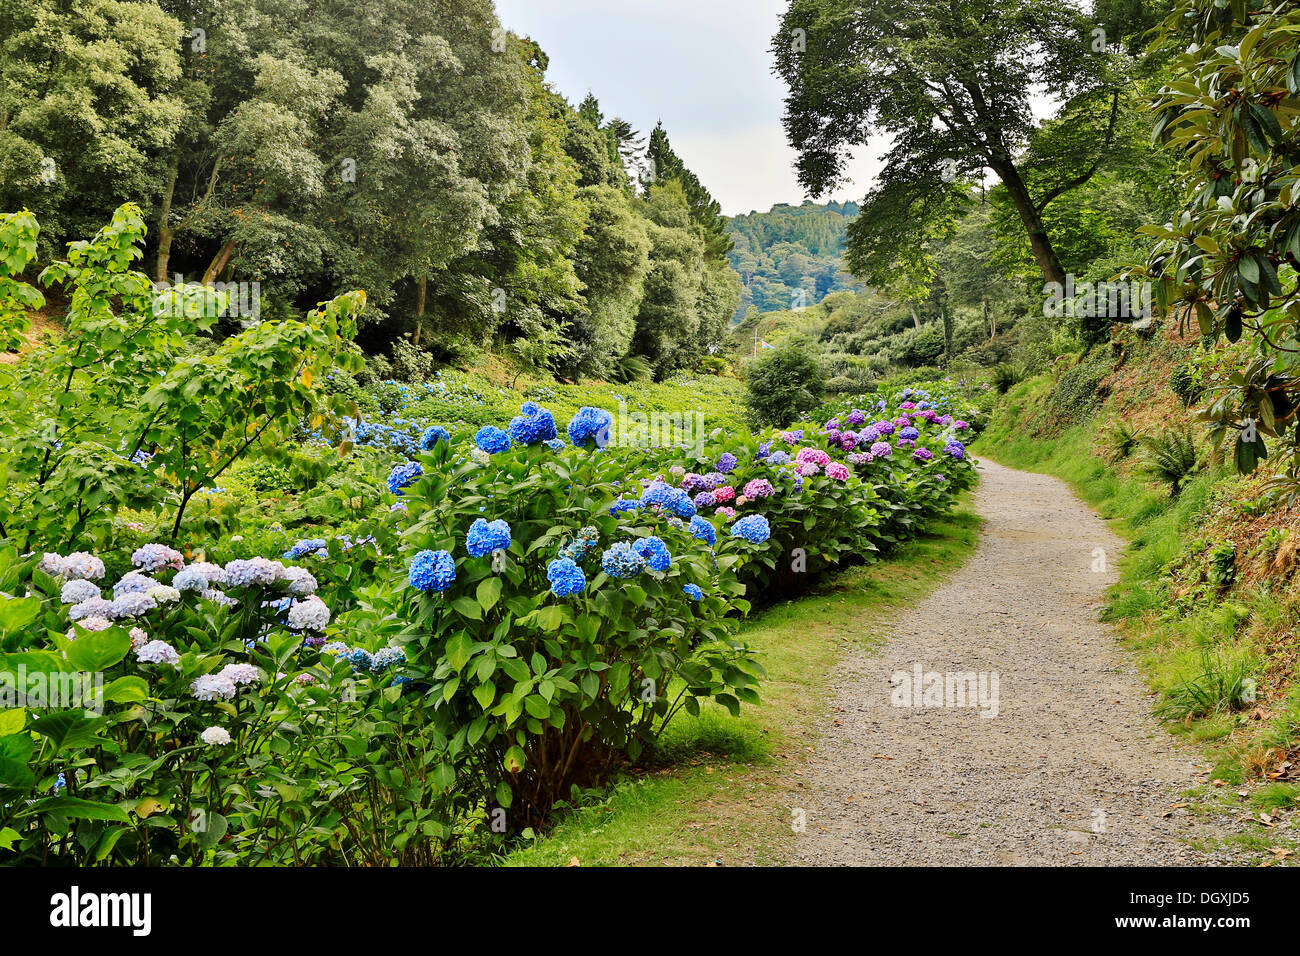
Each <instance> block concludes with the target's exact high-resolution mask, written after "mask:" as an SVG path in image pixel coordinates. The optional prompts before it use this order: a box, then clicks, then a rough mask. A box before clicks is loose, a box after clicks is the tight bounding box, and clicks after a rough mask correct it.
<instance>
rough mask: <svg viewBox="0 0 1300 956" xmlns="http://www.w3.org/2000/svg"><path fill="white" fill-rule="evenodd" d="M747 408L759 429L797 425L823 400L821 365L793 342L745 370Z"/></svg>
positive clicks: (775, 350)
mask: <svg viewBox="0 0 1300 956" xmlns="http://www.w3.org/2000/svg"><path fill="white" fill-rule="evenodd" d="M745 389H746V398H745V401H746V405H747V407H748V408H749V412H750V414H751V415H752V416H753V418H754V420H755V421H756V422H758V423H760V424H762V425H787V424H789V423H791V422H796V421H799V420H800V419H801V418H802V417H803V416H804V415H805V414H806V413H808V412H810V411H812V410H813V409H814V408H816V407H817V406H818V405H819V404H821V400H822V391H823V379H822V368H821V363H820V362H818V360H817V356H816V355H814V354H813V352H812V350H811V349H810V348H809V347H808V346H807V345H806V344H804V343H801V342H798V341H792V342H787V343H784V344H782V345H780V346H778V347H777V348H775V349H773V350H772V351H771V352H770V353H769V354H767V355H765V356H763V357H762V358H760V359H758V360H757V361H754V362H752V363H750V364H749V365H748V366H746V368H745Z"/></svg>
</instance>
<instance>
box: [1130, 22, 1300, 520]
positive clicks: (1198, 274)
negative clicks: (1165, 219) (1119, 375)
mask: <svg viewBox="0 0 1300 956" xmlns="http://www.w3.org/2000/svg"><path fill="white" fill-rule="evenodd" d="M1298 28H1300V9H1296V8H1295V6H1294V5H1293V4H1280V5H1277V6H1276V7H1268V6H1266V7H1265V8H1263V9H1260V10H1255V9H1254V8H1251V7H1248V6H1247V5H1246V4H1244V3H1241V2H1232V3H1215V2H1211V0H1180V2H1179V3H1178V4H1177V5H1176V6H1175V8H1174V10H1173V11H1172V13H1171V14H1170V16H1169V18H1168V19H1167V20H1166V21H1165V23H1164V26H1163V28H1162V29H1163V37H1164V38H1165V40H1166V41H1167V45H1168V47H1169V48H1170V49H1177V50H1182V51H1183V52H1180V53H1179V54H1178V55H1176V56H1175V57H1174V59H1173V61H1172V65H1171V66H1172V71H1173V75H1174V81H1173V82H1170V83H1168V84H1166V85H1165V86H1164V87H1163V88H1162V89H1161V91H1160V95H1159V97H1158V99H1157V102H1156V110H1157V113H1158V117H1157V120H1156V124H1155V136H1156V138H1157V139H1158V140H1159V142H1161V143H1163V144H1164V145H1165V146H1167V147H1169V149H1170V150H1171V151H1173V152H1174V153H1175V154H1176V155H1177V156H1178V157H1179V158H1180V171H1181V173H1182V176H1183V180H1184V183H1185V186H1186V190H1185V194H1184V197H1183V208H1182V210H1181V211H1180V212H1179V213H1178V214H1177V215H1176V216H1174V217H1173V218H1172V220H1171V221H1170V222H1169V223H1166V224H1164V225H1160V226H1149V227H1145V228H1144V229H1143V230H1142V231H1143V232H1144V233H1145V234H1147V235H1149V236H1152V237H1154V238H1155V240H1156V242H1155V245H1154V246H1153V248H1152V249H1151V252H1150V255H1149V256H1148V257H1147V261H1146V264H1145V266H1144V267H1143V268H1141V269H1139V270H1136V274H1140V275H1143V276H1146V277H1149V278H1150V279H1151V280H1152V281H1153V282H1154V284H1155V303H1156V306H1157V309H1158V310H1159V311H1160V312H1161V313H1162V314H1165V313H1172V314H1175V315H1177V316H1178V317H1179V320H1180V322H1181V323H1182V324H1183V326H1184V327H1185V326H1186V324H1187V323H1188V322H1189V321H1191V320H1192V319H1193V317H1194V318H1195V321H1196V323H1197V325H1198V326H1199V328H1200V330H1201V333H1202V334H1203V335H1206V336H1212V337H1214V338H1216V339H1217V337H1218V336H1224V337H1225V338H1227V340H1228V341H1229V342H1236V341H1238V340H1240V339H1242V338H1243V337H1244V336H1245V337H1249V338H1251V339H1253V340H1254V341H1255V343H1256V345H1257V351H1256V355H1255V356H1254V357H1252V358H1250V359H1248V360H1246V361H1245V362H1244V364H1243V365H1242V366H1241V367H1240V368H1239V369H1238V370H1237V371H1236V372H1235V373H1234V374H1233V375H1232V377H1231V379H1230V381H1229V383H1228V384H1227V386H1226V387H1225V388H1223V389H1221V390H1219V391H1218V393H1217V394H1216V395H1215V396H1214V398H1213V400H1212V401H1211V403H1210V404H1209V406H1208V407H1207V408H1206V409H1205V410H1204V413H1203V414H1204V418H1205V420H1207V421H1208V422H1210V424H1211V432H1210V435H1211V441H1212V443H1213V444H1214V446H1215V447H1216V448H1222V447H1223V446H1224V445H1226V444H1227V443H1229V442H1231V443H1232V445H1233V455H1232V458H1233V460H1234V462H1235V464H1236V467H1237V468H1238V469H1239V470H1240V471H1242V472H1249V471H1252V470H1254V468H1255V467H1256V466H1257V464H1258V462H1259V461H1260V460H1261V459H1263V458H1265V457H1266V455H1267V454H1268V449H1267V448H1266V446H1265V443H1264V438H1265V436H1268V437H1270V438H1273V439H1276V440H1277V443H1278V444H1280V445H1281V446H1282V454H1281V455H1280V456H1279V463H1280V464H1283V465H1284V467H1285V478H1284V484H1285V485H1286V487H1287V489H1288V492H1289V493H1290V494H1291V495H1292V496H1294V495H1295V493H1296V490H1297V488H1298V487H1300V478H1298V477H1297V466H1298V465H1300V457H1298V456H1297V445H1296V438H1297V436H1296V435H1295V434H1294V433H1293V432H1294V429H1293V427H1292V426H1293V425H1294V419H1295V410H1296V407H1297V394H1298V393H1300V384H1297V379H1296V374H1295V371H1296V370H1295V366H1296V354H1295V351H1294V349H1292V348H1290V347H1288V345H1287V343H1290V342H1292V341H1293V340H1294V338H1295V334H1296V327H1297V323H1300V288H1298V287H1297V269H1298V268H1300V211H1298V209H1300V207H1297V205H1296V203H1295V194H1296V175H1295V169H1294V166H1295V151H1296V144H1297V134H1298V132H1300V121H1298V115H1300V114H1297V111H1296V109H1295V106H1294V104H1295V97H1296V95H1297V93H1300V55H1298V54H1297V52H1296V45H1295V37H1296V30H1297V29H1298ZM1189 41H1190V42H1189ZM1225 90H1226V91H1228V92H1227V93H1225V92H1224V91H1225Z"/></svg>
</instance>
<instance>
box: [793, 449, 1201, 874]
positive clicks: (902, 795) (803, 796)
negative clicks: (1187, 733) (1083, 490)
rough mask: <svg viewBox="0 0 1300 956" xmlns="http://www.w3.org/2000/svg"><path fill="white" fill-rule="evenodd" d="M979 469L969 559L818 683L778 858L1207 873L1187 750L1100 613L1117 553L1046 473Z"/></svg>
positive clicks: (1116, 545) (1115, 543) (1116, 544)
mask: <svg viewBox="0 0 1300 956" xmlns="http://www.w3.org/2000/svg"><path fill="white" fill-rule="evenodd" d="M980 471H981V474H982V479H981V482H980V485H979V487H978V489H977V491H976V495H975V506H976V509H977V511H978V512H979V514H980V515H981V516H982V517H983V519H984V522H985V524H984V533H983V537H982V539H981V540H980V543H979V545H978V547H977V548H976V550H975V553H974V555H973V556H972V557H971V558H970V560H969V561H968V562H967V563H966V564H965V565H964V566H963V567H962V568H961V569H960V570H959V571H957V572H956V573H955V574H954V575H952V576H951V577H950V578H949V579H948V580H947V581H946V582H945V583H944V584H943V585H941V586H940V587H938V588H937V589H936V590H934V591H932V592H931V593H930V594H929V596H928V597H925V598H923V599H922V600H920V601H919V602H918V603H917V604H916V605H914V606H913V607H912V608H910V609H908V610H906V611H904V612H903V613H902V614H900V615H899V616H898V617H897V618H896V619H895V620H894V621H893V622H892V623H891V624H890V625H889V626H888V631H887V639H886V640H885V641H884V642H883V643H881V644H880V645H878V646H877V648H876V649H875V650H874V651H871V650H867V649H866V648H861V649H859V648H857V647H855V649H853V650H852V651H850V652H849V654H848V655H847V656H846V657H845V658H844V659H843V661H842V662H841V664H840V665H839V667H838V669H837V670H836V672H835V674H834V676H833V678H832V687H833V694H832V696H831V697H830V698H828V699H832V700H833V701H834V706H833V709H832V710H831V711H830V712H829V713H828V714H827V715H826V718H827V719H826V721H825V722H824V724H823V726H824V727H825V731H824V733H823V734H822V735H821V736H820V738H819V739H817V740H816V741H815V744H814V747H813V749H814V751H815V753H814V754H813V756H812V757H811V758H810V759H809V761H808V762H807V764H806V765H805V766H804V767H803V768H802V770H801V775H799V776H794V777H791V779H793V780H795V781H796V783H795V785H794V786H793V789H792V792H791V793H790V794H789V796H788V800H789V804H788V806H789V807H790V808H791V821H792V824H791V826H792V838H791V844H790V846H791V856H790V862H794V863H804V864H818V865H825V864H877V865H888V864H900V865H908V864H910V865H965V866H970V865H981V864H983V865H999V864H1011V865H1037V864H1071V863H1075V864H1085V865H1103V864H1104V865H1116V864H1121V865H1122V864H1178V863H1187V864H1193V863H1199V862H1206V861H1205V860H1203V858H1202V857H1201V855H1200V854H1199V853H1197V852H1196V851H1194V850H1193V849H1191V847H1190V846H1189V842H1195V843H1196V844H1197V845H1200V843H1201V841H1202V840H1203V839H1204V838H1205V837H1207V836H1209V835H1211V834H1209V833H1207V829H1206V828H1208V827H1211V826H1213V824H1212V823H1211V822H1209V821H1208V820H1207V819H1206V818H1204V817H1202V816H1199V815H1197V814H1195V813H1189V809H1188V807H1187V800H1186V798H1185V797H1184V796H1183V794H1184V793H1185V792H1186V791H1187V790H1188V789H1189V788H1190V787H1192V786H1194V785H1197V784H1201V783H1204V782H1205V781H1204V778H1203V777H1201V778H1197V777H1196V776H1195V772H1196V769H1197V768H1196V766H1195V764H1194V760H1195V755H1194V753H1193V751H1191V750H1190V749H1186V748H1184V747H1183V746H1182V745H1179V744H1178V743H1177V742H1176V741H1175V740H1174V739H1173V738H1172V737H1171V736H1170V735H1169V734H1168V733H1166V732H1165V731H1164V729H1163V728H1161V727H1160V726H1159V725H1158V723H1157V722H1156V720H1155V719H1154V718H1153V717H1151V716H1150V710H1151V698H1150V697H1149V696H1148V692H1147V690H1146V688H1145V686H1144V684H1143V683H1142V681H1141V679H1140V678H1139V676H1138V675H1137V673H1136V671H1135V669H1134V668H1133V666H1132V664H1131V662H1130V661H1129V659H1128V656H1127V654H1126V652H1125V651H1124V650H1123V649H1122V648H1120V646H1119V645H1118V644H1117V642H1116V638H1115V634H1114V632H1113V631H1112V630H1111V629H1110V628H1109V627H1108V626H1107V625H1105V624H1103V623H1101V622H1100V621H1099V620H1098V617H1097V612H1098V609H1099V608H1100V606H1101V604H1102V600H1103V592H1104V591H1105V589H1106V587H1107V585H1109V584H1111V583H1112V582H1113V581H1114V580H1115V578H1116V574H1115V571H1114V563H1115V559H1116V558H1117V557H1118V555H1119V552H1120V549H1121V547H1122V542H1121V540H1120V539H1119V538H1118V537H1116V536H1115V535H1114V534H1113V533H1112V532H1111V531H1110V530H1109V529H1108V528H1107V527H1106V525H1105V523H1104V522H1103V521H1102V520H1101V519H1100V518H1099V517H1097V516H1096V515H1095V514H1094V513H1093V512H1092V511H1091V510H1089V509H1088V508H1087V506H1086V505H1084V504H1083V503H1082V502H1080V501H1079V500H1078V499H1076V498H1075V497H1074V495H1073V494H1072V493H1071V492H1070V491H1069V489H1068V487H1067V486H1066V485H1065V484H1064V483H1062V482H1061V481H1059V480H1057V479H1055V478H1051V477H1047V476H1044V475H1036V474H1029V473H1027V472H1021V471H1014V470H1012V469H1009V468H1004V467H1002V466H999V465H996V464H993V463H991V462H987V461H985V462H983V463H981V465H980ZM1099 549H1100V550H1099Z"/></svg>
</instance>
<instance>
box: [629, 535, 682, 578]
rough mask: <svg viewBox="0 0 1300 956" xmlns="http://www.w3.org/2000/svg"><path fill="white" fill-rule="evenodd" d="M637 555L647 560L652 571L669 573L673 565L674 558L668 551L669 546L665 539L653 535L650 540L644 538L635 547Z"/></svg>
mask: <svg viewBox="0 0 1300 956" xmlns="http://www.w3.org/2000/svg"><path fill="white" fill-rule="evenodd" d="M633 547H634V548H636V552H637V554H639V555H641V557H643V558H645V560H646V564H648V565H650V569H651V570H652V571H667V570H668V569H669V568H670V567H672V564H673V556H672V554H670V553H669V551H668V545H666V544H664V542H663V539H662V538H659V537H656V536H655V535H651V536H650V537H648V538H642V539H641V540H640V541H638V542H636V544H634V545H633Z"/></svg>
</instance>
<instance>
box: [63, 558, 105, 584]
mask: <svg viewBox="0 0 1300 956" xmlns="http://www.w3.org/2000/svg"><path fill="white" fill-rule="evenodd" d="M59 570H60V571H61V572H62V573H63V576H64V577H65V578H67V579H69V580H73V579H79V580H83V581H98V580H99V579H100V578H102V577H103V576H104V562H103V561H101V560H99V558H97V557H95V556H94V555H93V554H89V553H88V552H85V551H74V552H73V553H72V554H70V555H68V556H67V557H66V558H64V559H63V560H62V561H60V562H59Z"/></svg>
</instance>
